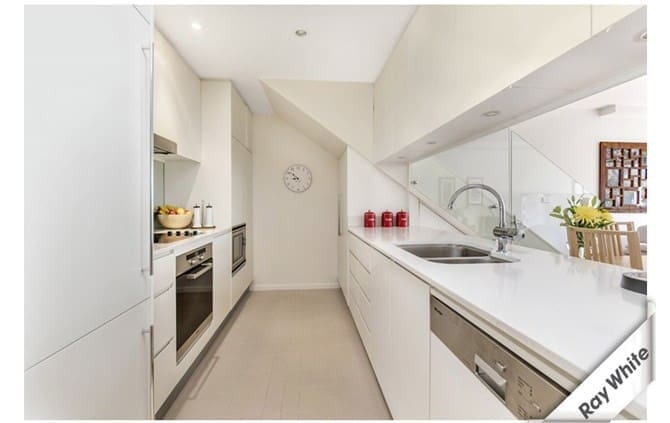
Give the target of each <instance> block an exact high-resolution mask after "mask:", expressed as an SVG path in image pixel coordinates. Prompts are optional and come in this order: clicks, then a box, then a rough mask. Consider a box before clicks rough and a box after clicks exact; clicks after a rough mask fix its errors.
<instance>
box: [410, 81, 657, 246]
mask: <svg viewBox="0 0 670 423" xmlns="http://www.w3.org/2000/svg"><path fill="white" fill-rule="evenodd" d="M608 104H616V105H617V108H616V110H617V111H616V112H615V113H612V114H608V115H606V116H601V115H599V114H598V112H597V110H598V109H599V108H602V107H603V106H605V105H608ZM604 137H607V138H604ZM605 139H606V140H612V141H619V142H621V141H624V140H625V141H627V142H629V143H630V142H639V143H640V144H639V145H640V147H637V145H636V144H631V146H630V147H629V149H619V148H616V149H612V150H611V151H609V155H608V156H606V157H603V163H605V164H607V163H609V164H610V165H611V166H609V167H610V168H611V169H608V170H610V172H606V173H605V174H603V184H605V185H606V186H607V187H609V189H608V190H607V191H606V192H605V194H604V196H603V198H602V199H601V200H602V201H604V202H605V204H606V206H607V205H610V206H613V205H614V202H615V201H616V202H621V205H624V206H628V205H634V204H637V203H639V202H642V201H645V204H646V198H643V197H645V196H646V182H647V181H646V172H647V169H646V167H645V166H646V163H645V164H643V162H646V154H644V153H643V152H645V151H646V150H644V149H643V148H642V146H643V145H644V144H642V142H644V141H645V140H646V77H645V76H642V77H640V78H637V79H633V80H630V81H628V82H625V83H623V84H620V85H618V86H615V87H613V88H610V89H608V90H605V91H601V92H598V93H597V94H594V95H592V96H590V97H586V98H583V99H581V100H578V101H576V102H574V103H572V104H569V105H567V106H564V107H561V108H558V109H555V110H552V111H550V112H547V113H545V114H543V115H539V116H536V117H534V118H531V119H529V120H526V121H523V122H520V123H516V124H515V125H514V126H512V127H510V128H506V129H504V130H499V131H497V132H494V133H491V134H488V135H485V136H482V137H480V138H478V139H474V140H472V141H469V142H465V143H461V144H457V145H451V146H447V148H446V149H445V150H443V151H441V152H438V153H436V154H434V155H432V156H429V157H426V158H424V159H421V160H419V161H416V162H413V163H411V164H410V169H409V173H410V181H412V187H413V189H415V190H417V191H419V192H420V193H421V194H423V196H424V197H427V198H428V199H429V200H431V201H432V202H433V204H432V205H433V206H435V207H440V208H442V209H444V210H445V211H446V212H447V213H449V214H451V216H452V217H454V218H455V219H457V220H458V221H459V222H460V223H462V224H464V225H465V226H467V227H468V228H470V229H471V230H472V233H473V234H475V235H478V236H481V237H484V238H488V239H491V238H492V233H491V232H492V228H493V227H494V226H495V225H496V224H497V216H498V211H497V210H496V209H495V204H496V203H495V201H493V198H492V197H490V196H489V195H488V194H487V193H483V196H481V195H480V196H477V195H471V196H466V195H463V196H461V197H460V198H459V199H458V200H457V201H456V205H455V207H454V209H453V210H447V207H446V203H447V202H448V201H449V197H450V196H451V194H452V193H453V192H454V191H455V190H457V189H458V188H460V187H461V186H463V185H465V184H466V183H470V182H475V181H477V182H480V183H484V184H486V185H490V186H492V187H493V188H494V189H495V190H497V191H498V192H499V193H500V194H501V195H502V197H503V198H504V200H505V204H506V206H507V210H508V211H509V214H508V216H507V217H508V218H510V217H511V215H516V217H517V218H518V219H519V221H520V222H521V223H522V224H523V225H524V226H526V227H527V231H526V238H525V239H523V240H521V241H518V242H517V243H518V244H521V245H524V246H528V247H533V248H539V249H543V250H547V251H552V252H561V253H564V254H567V252H568V248H567V234H566V230H565V228H564V227H562V226H560V223H561V222H560V221H558V220H557V219H555V218H552V217H550V216H549V214H550V212H551V210H552V209H553V208H554V207H556V206H559V205H560V206H561V207H562V208H563V207H566V206H567V199H568V198H569V197H570V196H572V195H575V196H576V197H579V196H581V195H584V196H585V198H590V197H591V196H593V195H597V193H598V192H599V182H600V181H599V175H600V172H599V169H600V167H599V163H600V156H599V143H600V142H601V141H603V140H605ZM636 161H637V162H639V165H637V166H636ZM643 172H644V173H643ZM617 205H619V204H618V203H617ZM613 212H614V213H613V218H614V220H615V221H617V222H634V225H635V228H638V227H640V226H642V225H646V223H647V222H646V213H617V212H616V211H615V210H613Z"/></svg>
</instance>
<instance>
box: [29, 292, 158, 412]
mask: <svg viewBox="0 0 670 423" xmlns="http://www.w3.org/2000/svg"><path fill="white" fill-rule="evenodd" d="M26 299H27V297H26ZM149 324H150V322H149V300H145V301H144V302H142V303H141V304H138V305H136V306H135V307H133V308H131V309H130V310H128V311H126V312H125V313H123V314H121V315H120V316H118V317H116V318H115V319H113V320H112V321H110V322H108V323H106V324H105V325H103V326H102V327H100V328H98V329H97V330H95V331H93V332H91V333H90V334H88V335H86V336H84V337H83V338H81V339H79V340H78V341H77V342H75V343H73V344H71V345H69V346H67V347H65V348H64V349H63V350H61V351H58V352H57V353H55V354H54V355H52V356H50V357H49V358H47V359H46V360H44V361H43V362H41V363H40V364H38V365H36V366H34V367H32V368H30V369H28V370H27V371H26V372H25V376H24V381H25V385H24V407H25V410H24V412H25V418H26V419H49V420H50V419H146V418H148V417H149V414H150V410H149V335H148V334H145V333H142V328H148V327H149Z"/></svg>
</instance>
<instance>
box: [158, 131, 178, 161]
mask: <svg viewBox="0 0 670 423" xmlns="http://www.w3.org/2000/svg"><path fill="white" fill-rule="evenodd" d="M154 154H162V155H165V156H167V155H170V154H177V143H176V142H174V141H170V140H169V139H167V138H164V137H161V136H160V135H158V134H154Z"/></svg>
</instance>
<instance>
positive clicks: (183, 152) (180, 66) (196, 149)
mask: <svg viewBox="0 0 670 423" xmlns="http://www.w3.org/2000/svg"><path fill="white" fill-rule="evenodd" d="M154 132H155V133H156V134H158V135H160V136H162V137H165V138H167V139H169V140H171V141H174V142H176V143H177V155H179V156H181V157H184V158H187V159H191V160H195V161H200V155H201V141H200V139H201V135H200V78H198V75H196V74H195V72H193V70H192V69H191V68H190V67H189V65H188V64H187V63H186V62H185V61H184V59H182V58H181V56H179V53H178V52H177V50H175V49H174V47H172V45H170V43H169V42H168V41H167V40H166V39H165V37H163V35H162V34H161V33H160V32H158V31H155V32H154Z"/></svg>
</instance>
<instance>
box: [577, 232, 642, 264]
mask: <svg viewBox="0 0 670 423" xmlns="http://www.w3.org/2000/svg"><path fill="white" fill-rule="evenodd" d="M622 223H632V222H622ZM628 227H629V226H627V228H628ZM633 228H634V226H633ZM566 230H567V233H568V249H569V250H570V255H571V256H572V257H580V254H579V238H580V237H581V238H582V240H583V245H584V258H585V259H587V260H594V261H599V262H602V263H609V264H615V265H618V266H626V267H632V268H634V269H640V270H642V269H644V264H643V261H642V251H641V249H640V238H639V236H638V234H637V232H636V231H635V230H619V229H618V227H617V226H616V224H613V225H611V226H610V227H607V228H603V229H586V228H577V227H574V226H567V227H566ZM623 237H625V238H626V240H627V243H628V253H629V254H628V255H626V250H625V246H624V245H623V242H622V238H623Z"/></svg>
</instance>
